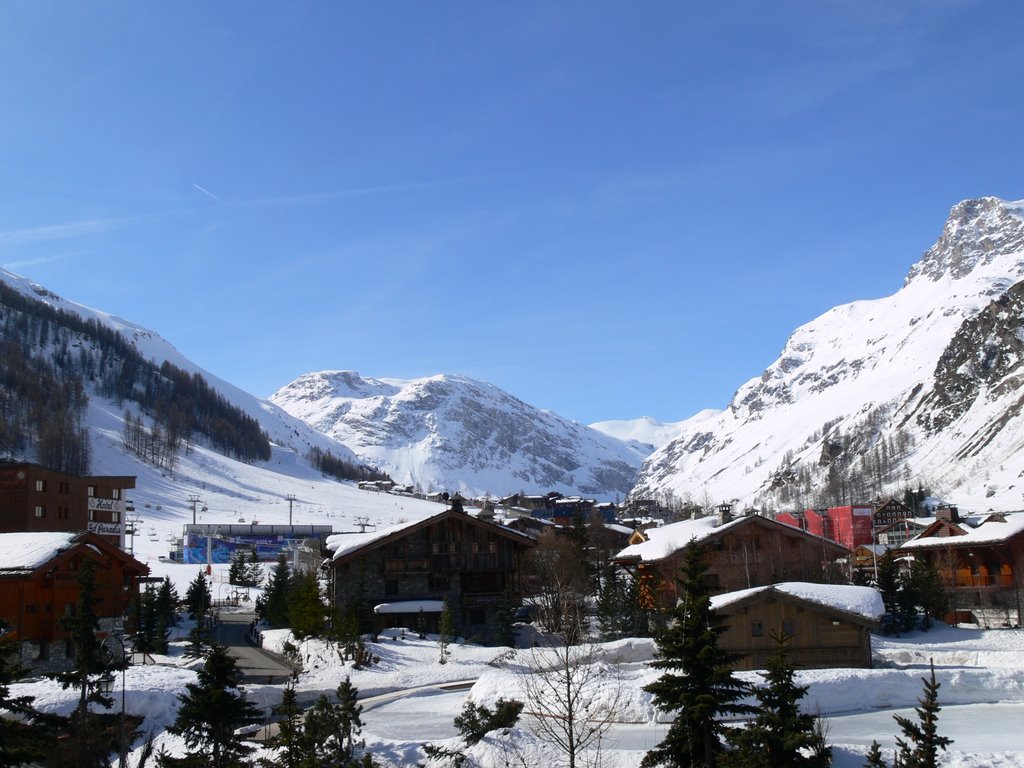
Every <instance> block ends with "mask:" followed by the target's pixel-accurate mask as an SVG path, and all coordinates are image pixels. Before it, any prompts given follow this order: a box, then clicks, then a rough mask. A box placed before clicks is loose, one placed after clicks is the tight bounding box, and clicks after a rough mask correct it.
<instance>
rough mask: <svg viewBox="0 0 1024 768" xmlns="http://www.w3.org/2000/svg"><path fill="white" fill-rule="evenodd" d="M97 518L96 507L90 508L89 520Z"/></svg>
mask: <svg viewBox="0 0 1024 768" xmlns="http://www.w3.org/2000/svg"><path fill="white" fill-rule="evenodd" d="M95 519H96V510H95V509H90V510H89V520H95Z"/></svg>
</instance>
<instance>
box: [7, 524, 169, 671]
mask: <svg viewBox="0 0 1024 768" xmlns="http://www.w3.org/2000/svg"><path fill="white" fill-rule="evenodd" d="M87 559H88V560H92V561H93V562H94V563H95V564H96V568H95V579H96V597H97V598H98V599H99V602H98V603H97V605H96V613H97V615H98V616H99V618H100V628H101V631H104V632H110V631H112V630H113V629H114V627H115V625H116V624H118V623H120V622H122V621H123V617H125V616H126V615H127V614H128V612H129V609H130V608H131V605H132V603H133V602H134V600H135V599H136V597H137V596H138V584H139V578H140V577H142V576H144V575H145V574H147V573H148V572H149V568H148V567H147V566H146V565H144V564H143V563H140V562H139V561H138V560H136V559H135V558H133V557H131V556H130V555H127V554H125V553H124V552H123V551H121V550H120V549H119V548H118V547H116V546H113V545H112V544H111V543H110V542H109V541H108V540H107V539H106V537H104V536H100V535H97V534H93V533H85V532H83V533H66V532H47V533H4V534H0V619H2V620H3V622H4V623H5V624H6V625H7V626H8V627H9V631H10V632H11V633H12V634H13V637H14V638H15V639H16V640H17V641H18V642H19V644H20V648H21V663H22V665H23V666H24V667H26V668H27V669H30V670H32V671H35V672H49V671H55V670H61V669H64V668H67V667H68V666H70V664H71V660H72V655H71V654H72V649H71V642H70V640H69V638H68V635H67V633H66V632H65V631H64V630H62V629H61V627H60V619H61V617H63V616H66V615H71V613H72V612H73V611H74V610H75V609H76V605H77V603H78V597H79V591H80V590H79V587H78V579H77V576H78V569H79V567H80V565H81V563H82V562H83V560H87Z"/></svg>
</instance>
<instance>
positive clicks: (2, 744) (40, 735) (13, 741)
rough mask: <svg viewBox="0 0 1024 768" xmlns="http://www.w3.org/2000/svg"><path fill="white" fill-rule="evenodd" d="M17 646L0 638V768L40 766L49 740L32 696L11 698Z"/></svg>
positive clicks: (14, 642) (14, 679) (15, 670)
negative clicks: (27, 765) (32, 764)
mask: <svg viewBox="0 0 1024 768" xmlns="http://www.w3.org/2000/svg"><path fill="white" fill-rule="evenodd" d="M17 652H18V649H17V642H16V641H14V640H13V639H11V637H10V636H5V635H0V768H8V766H16V765H24V764H26V763H34V762H40V763H41V762H42V759H43V757H44V756H45V755H47V754H48V753H49V751H50V749H51V747H52V743H53V737H52V735H51V734H50V733H49V732H48V730H47V729H46V728H44V727H43V725H42V724H40V723H39V722H38V721H39V713H38V712H36V710H35V707H33V706H32V702H33V700H34V699H33V697H32V696H11V689H10V685H11V683H13V682H15V681H16V680H17V679H18V677H19V676H20V675H21V673H22V672H23V670H22V669H21V668H20V667H19V666H18V665H17V663H16V662H15V661H14V659H15V658H16V656H17Z"/></svg>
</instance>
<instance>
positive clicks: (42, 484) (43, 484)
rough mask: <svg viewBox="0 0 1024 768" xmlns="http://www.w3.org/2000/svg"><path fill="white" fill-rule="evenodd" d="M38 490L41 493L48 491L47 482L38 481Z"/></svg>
mask: <svg viewBox="0 0 1024 768" xmlns="http://www.w3.org/2000/svg"><path fill="white" fill-rule="evenodd" d="M36 490H37V491H39V492H40V493H42V492H43V491H45V490H46V481H45V480H36Z"/></svg>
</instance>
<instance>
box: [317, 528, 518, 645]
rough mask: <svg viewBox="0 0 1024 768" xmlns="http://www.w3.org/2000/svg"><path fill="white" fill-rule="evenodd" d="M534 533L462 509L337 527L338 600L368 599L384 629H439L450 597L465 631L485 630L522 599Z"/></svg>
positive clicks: (333, 545)
mask: <svg viewBox="0 0 1024 768" xmlns="http://www.w3.org/2000/svg"><path fill="white" fill-rule="evenodd" d="M535 543H536V542H534V540H533V539H532V538H530V537H529V536H526V535H525V534H522V533H519V532H518V531H514V530H512V529H510V528H508V527H506V526H502V525H498V524H496V523H493V522H490V521H488V520H480V519H478V518H476V517H473V516H471V515H469V514H466V513H465V512H462V511H460V510H458V509H448V510H445V511H444V512H441V513H439V514H437V515H433V516H432V517H428V518H426V519H424V520H418V521H415V522H410V523H402V524H400V525H395V526H391V527H389V528H384V529H381V530H379V531H375V532H372V533H370V532H367V533H352V534H337V535H334V536H331V537H330V538H328V540H327V548H328V549H329V550H331V551H332V552H333V556H332V558H331V562H330V565H331V568H332V570H333V573H334V594H333V599H334V603H335V605H337V606H338V607H339V608H340V609H341V610H345V609H346V608H347V606H349V605H353V604H358V603H363V604H365V605H368V606H370V607H371V608H372V609H373V610H374V613H375V616H376V622H377V626H376V628H377V629H378V630H380V629H384V628H387V627H412V628H418V627H421V626H422V627H424V628H425V630H426V631H428V632H437V631H438V619H439V614H440V612H441V605H442V601H444V600H446V599H447V601H448V605H449V606H450V608H451V610H452V613H453V615H454V619H455V625H456V627H457V628H458V630H459V632H460V633H462V634H464V635H465V636H467V637H468V636H472V635H479V636H480V637H483V638H487V637H489V636H490V634H491V632H492V627H493V620H494V617H495V613H496V612H497V611H498V610H503V609H508V608H509V607H511V606H518V605H520V604H521V603H522V589H521V584H520V576H521V572H522V568H521V564H522V559H523V556H524V555H525V554H526V552H527V551H528V550H529V549H530V548H532V547H533V546H534V545H535Z"/></svg>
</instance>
